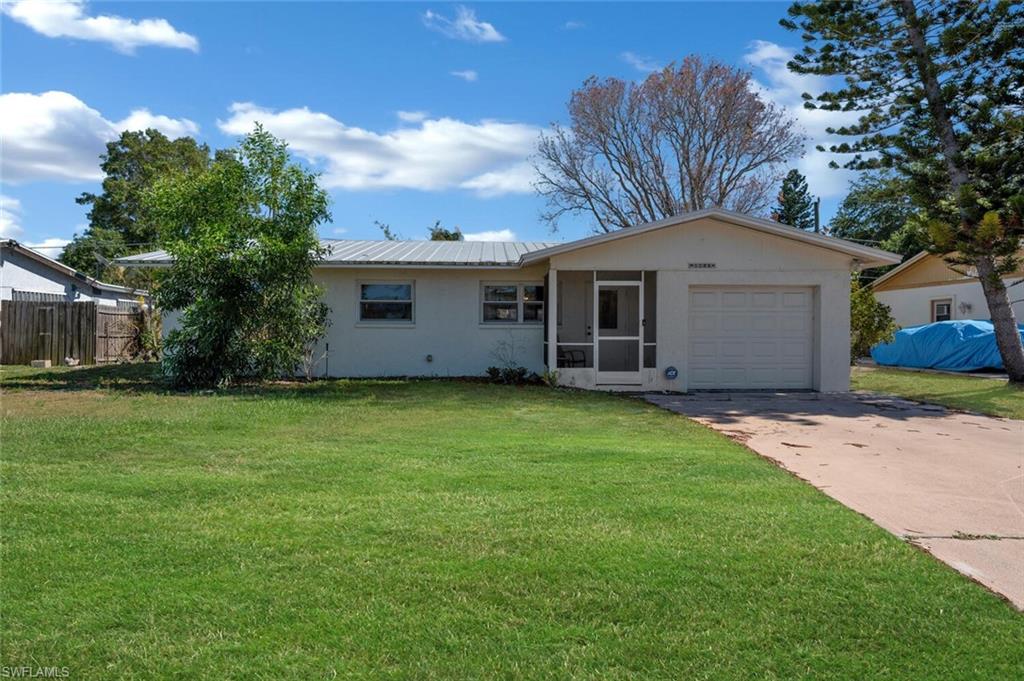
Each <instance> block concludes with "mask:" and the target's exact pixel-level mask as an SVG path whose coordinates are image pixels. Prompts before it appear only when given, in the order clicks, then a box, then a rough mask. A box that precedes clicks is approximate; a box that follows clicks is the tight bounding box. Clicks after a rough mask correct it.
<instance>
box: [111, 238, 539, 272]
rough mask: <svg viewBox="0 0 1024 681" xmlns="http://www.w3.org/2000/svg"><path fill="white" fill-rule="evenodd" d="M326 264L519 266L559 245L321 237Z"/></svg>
mask: <svg viewBox="0 0 1024 681" xmlns="http://www.w3.org/2000/svg"><path fill="white" fill-rule="evenodd" d="M320 245H321V246H323V247H324V248H325V249H326V250H327V254H326V255H325V256H324V259H323V262H322V264H324V265H328V266H329V265H415V266H419V267H424V266H426V267H429V266H437V267H441V266H466V267H472V266H483V267H496V266H515V265H518V264H519V259H520V258H521V257H522V256H523V255H524V254H526V253H532V252H533V251H539V250H542V249H545V248H550V247H551V246H555V245H557V244H555V243H550V242H545V241H370V240H366V241H360V240H353V239H321V241H320ZM170 261H171V258H170V256H169V255H168V254H167V252H166V251H151V252H149V253H139V254H138V255H130V256H126V257H123V258H118V259H117V262H118V263H119V264H122V265H166V264H170Z"/></svg>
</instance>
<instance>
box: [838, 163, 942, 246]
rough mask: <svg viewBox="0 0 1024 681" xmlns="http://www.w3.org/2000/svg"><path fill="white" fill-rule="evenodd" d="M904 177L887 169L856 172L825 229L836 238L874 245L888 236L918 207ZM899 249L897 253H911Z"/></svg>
mask: <svg viewBox="0 0 1024 681" xmlns="http://www.w3.org/2000/svg"><path fill="white" fill-rule="evenodd" d="M907 185H908V182H907V180H905V179H903V178H902V177H900V176H899V175H896V174H895V173H893V172H891V171H888V172H879V171H870V172H865V173H862V174H861V175H860V177H858V178H857V179H856V180H855V181H854V182H853V183H852V184H851V185H850V191H849V193H848V194H847V195H846V198H844V199H843V202H842V203H841V204H839V210H837V211H836V214H835V216H834V217H833V218H832V220H831V221H830V222H829V224H828V233H829V234H830V235H832V236H836V237H839V238H840V239H849V240H851V241H860V242H863V243H867V244H870V245H872V246H878V245H879V244H881V243H882V242H884V241H886V240H887V239H889V238H891V237H892V236H893V235H894V234H896V233H897V232H898V231H899V230H900V229H902V228H903V226H904V225H905V224H906V222H907V220H909V219H910V218H912V217H913V216H915V215H917V212H918V208H917V207H916V206H915V205H914V203H913V202H912V201H911V200H910V195H909V191H910V190H909V187H908V186H907ZM923 248H924V244H921V247H920V248H918V249H917V250H915V251H914V252H913V253H905V252H902V251H900V254H901V255H904V256H907V255H915V254H917V253H918V252H919V251H921V250H923Z"/></svg>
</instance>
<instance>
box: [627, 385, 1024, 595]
mask: <svg viewBox="0 0 1024 681" xmlns="http://www.w3.org/2000/svg"><path fill="white" fill-rule="evenodd" d="M645 397H646V399H647V400H648V401H649V402H651V403H653V404H656V405H658V406H660V407H664V408H665V409H669V410H671V411H674V412H677V413H680V414H684V415H686V416H689V417H691V418H693V419H695V420H697V421H699V422H701V423H703V424H705V425H708V426H710V427H712V428H714V429H715V430H718V431H720V432H722V433H724V434H725V435H728V436H729V437H731V438H733V439H735V440H738V441H740V442H742V443H744V444H745V445H747V446H748V447H750V448H751V449H753V450H754V451H755V452H757V453H758V454H761V455H762V456H765V457H767V458H769V459H772V460H773V461H775V462H777V463H778V464H779V465H780V466H782V467H783V468H785V469H786V470H789V471H791V472H792V473H794V474H796V475H797V476H798V477H800V478H802V479H804V480H806V481H808V482H809V483H811V484H812V485H814V486H815V487H817V488H818V489H820V490H822V491H823V492H824V493H825V494H828V495H829V496H831V497H833V498H834V499H836V500H838V501H840V502H841V503H843V504H845V505H846V506H849V507H850V508H852V509H854V510H855V511H859V512H860V513H863V514H864V515H866V516H867V517H869V518H871V519H872V520H873V521H875V522H876V523H878V524H879V525H881V526H882V527H884V528H885V529H887V530H889V531H890V532H892V533H893V534H895V535H897V536H899V537H902V538H904V539H906V540H907V541H910V542H913V543H914V544H917V545H919V546H921V547H923V548H925V549H926V550H928V551H929V552H931V553H932V554H933V555H934V556H935V557H936V558H938V559H939V560H942V561H944V562H945V563H947V564H949V565H950V566H952V567H953V568H955V569H957V570H959V571H960V572H962V573H964V574H965V575H968V576H970V577H971V578H973V579H975V580H977V581H978V582H981V583H982V584H984V585H985V586H987V587H989V588H990V589H992V590H993V591H996V592H998V593H1000V594H1002V595H1004V596H1006V597H1007V598H1008V599H1009V600H1010V601H1011V602H1012V603H1013V604H1014V605H1015V606H1017V607H1018V608H1021V609H1024V421H1014V420H1008V419H999V418H994V417H989V416H976V415H972V414H963V413H958V412H952V411H948V410H946V409H944V408H942V407H937V406H933V405H922V404H917V403H914V402H908V401H906V400H901V399H898V398H894V397H888V396H880V395H872V394H866V393H850V394H814V393H791V394H765V393H694V394H690V395H655V394H650V395H646V396H645Z"/></svg>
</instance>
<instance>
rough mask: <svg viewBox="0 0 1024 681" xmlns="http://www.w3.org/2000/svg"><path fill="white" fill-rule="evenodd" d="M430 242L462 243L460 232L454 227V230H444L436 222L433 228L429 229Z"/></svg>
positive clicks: (439, 222) (439, 223)
mask: <svg viewBox="0 0 1024 681" xmlns="http://www.w3.org/2000/svg"><path fill="white" fill-rule="evenodd" d="M430 240H431V241H462V230H461V229H459V228H458V227H456V228H455V229H445V228H444V227H442V226H441V221H440V220H438V221H437V222H435V223H434V226H433V227H431V228H430Z"/></svg>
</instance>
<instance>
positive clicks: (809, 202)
mask: <svg viewBox="0 0 1024 681" xmlns="http://www.w3.org/2000/svg"><path fill="white" fill-rule="evenodd" d="M772 219H773V220H775V221H776V222H781V223H782V224H784V225H789V226H791V227H796V228H797V229H805V230H808V231H811V230H813V229H814V227H815V224H814V199H813V198H811V193H810V192H809V191H808V190H807V178H806V177H804V176H803V174H802V173H801V172H800V171H799V170H797V169H796V168H793V169H792V170H790V171H789V172H788V173H787V174H786V177H784V178H783V180H782V189H781V191H779V202H778V203H777V204H776V206H775V210H774V211H772Z"/></svg>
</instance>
